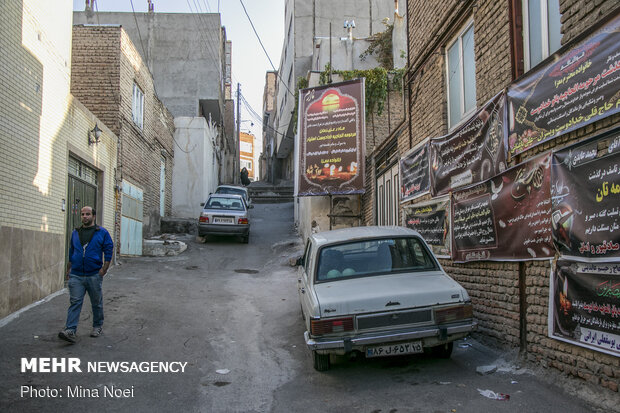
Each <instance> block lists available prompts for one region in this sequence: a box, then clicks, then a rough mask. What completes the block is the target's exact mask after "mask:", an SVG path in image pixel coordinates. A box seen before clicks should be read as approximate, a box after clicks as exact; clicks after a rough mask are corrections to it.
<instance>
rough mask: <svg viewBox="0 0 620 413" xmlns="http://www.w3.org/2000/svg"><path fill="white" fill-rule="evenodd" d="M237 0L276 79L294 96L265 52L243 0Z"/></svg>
mask: <svg viewBox="0 0 620 413" xmlns="http://www.w3.org/2000/svg"><path fill="white" fill-rule="evenodd" d="M239 1H240V2H241V6H242V7H243V11H244V12H245V15H246V16H247V17H248V20H249V21H250V25H251V26H252V30H254V34H255V35H256V38H257V39H258V42H259V43H260V45H261V47H262V48H263V52H265V56H267V59H268V60H269V63H270V64H271V68H272V69H273V70H274V71H275V73H276V76H277V77H278V79H280V82H282V84H283V85H284V87H285V88H286V90H288V93H290V94H291V96H293V97H295V94H294V93H293V92H291V89H289V87H288V85H287V84H286V82H285V81H284V79H282V77H281V76H280V73H279V71H278V70H277V69H276V67H275V66H274V64H273V62H272V61H271V57H269V53H267V49H265V46H264V45H263V41H262V40H261V38H260V36H259V35H258V32H257V31H256V27H254V23H253V22H252V19H251V18H250V15H249V14H248V11H247V10H246V8H245V4H243V0H239Z"/></svg>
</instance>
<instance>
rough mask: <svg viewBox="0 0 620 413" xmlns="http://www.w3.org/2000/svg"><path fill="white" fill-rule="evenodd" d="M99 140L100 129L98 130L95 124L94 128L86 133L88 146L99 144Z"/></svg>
mask: <svg viewBox="0 0 620 413" xmlns="http://www.w3.org/2000/svg"><path fill="white" fill-rule="evenodd" d="M99 138H101V129H99V126H98V125H97V124H96V123H95V127H94V128H93V129H92V130H89V131H88V145H89V146H90V145H94V144H96V143H99Z"/></svg>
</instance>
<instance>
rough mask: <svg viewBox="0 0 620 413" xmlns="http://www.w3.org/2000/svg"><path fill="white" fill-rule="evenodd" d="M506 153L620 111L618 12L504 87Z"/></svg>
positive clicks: (536, 143)
mask: <svg viewBox="0 0 620 413" xmlns="http://www.w3.org/2000/svg"><path fill="white" fill-rule="evenodd" d="M507 105H508V153H509V157H512V156H514V155H517V154H519V153H521V152H524V151H526V150H528V149H530V148H532V147H534V146H536V145H538V144H540V143H542V142H545V141H548V140H550V139H553V138H555V137H557V136H559V135H561V134H565V133H567V132H570V131H572V130H576V129H579V128H582V127H584V126H585V125H588V124H590V123H593V122H596V121H598V120H600V119H603V118H606V117H608V116H611V115H613V114H615V113H618V112H619V111H620V15H619V16H616V17H615V18H614V19H613V20H611V21H610V22H609V23H607V24H606V25H604V26H603V27H601V28H600V29H599V30H597V31H596V32H594V33H593V34H592V35H591V36H589V37H588V38H586V39H584V40H583V41H581V42H580V43H578V44H577V45H576V46H575V47H574V48H573V49H571V50H568V51H565V52H563V53H562V54H557V53H556V54H555V55H554V57H553V63H552V64H549V65H547V66H545V67H541V68H540V69H538V70H535V71H531V73H530V72H528V74H526V75H525V76H524V77H523V78H522V79H520V80H519V81H517V82H516V83H513V84H512V85H511V86H510V87H509V88H508V100H507Z"/></svg>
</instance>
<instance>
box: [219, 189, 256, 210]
mask: <svg viewBox="0 0 620 413" xmlns="http://www.w3.org/2000/svg"><path fill="white" fill-rule="evenodd" d="M215 193H216V194H233V195H241V196H242V197H243V199H244V201H245V204H246V205H247V206H248V208H254V205H252V200H251V199H250V192H249V191H248V189H247V188H245V187H243V186H237V185H219V186H218V187H217V188H216V189H215Z"/></svg>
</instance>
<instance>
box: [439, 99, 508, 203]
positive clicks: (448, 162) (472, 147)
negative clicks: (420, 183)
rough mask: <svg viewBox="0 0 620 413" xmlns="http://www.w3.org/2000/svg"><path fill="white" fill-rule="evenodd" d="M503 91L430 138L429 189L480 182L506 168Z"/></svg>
mask: <svg viewBox="0 0 620 413" xmlns="http://www.w3.org/2000/svg"><path fill="white" fill-rule="evenodd" d="M505 100H506V98H505V96H504V93H503V92H502V93H499V94H498V95H496V96H495V97H494V98H493V99H491V100H490V101H489V102H488V103H487V104H486V105H484V107H482V108H481V109H480V110H479V111H478V112H477V113H476V114H475V115H473V116H472V117H471V118H470V119H469V120H468V121H467V122H466V123H465V124H463V125H462V126H460V127H459V128H458V129H456V130H454V131H453V132H452V133H450V134H448V135H445V136H442V137H440V138H434V139H431V141H430V157H431V193H432V194H433V196H437V195H442V194H447V193H448V192H450V191H451V190H453V189H455V188H458V187H462V186H467V185H471V184H475V183H478V182H482V181H484V180H485V179H489V178H490V177H492V176H495V175H497V174H499V173H500V172H502V171H504V170H505V169H506V149H505V145H504V127H503V119H504V102H505Z"/></svg>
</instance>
